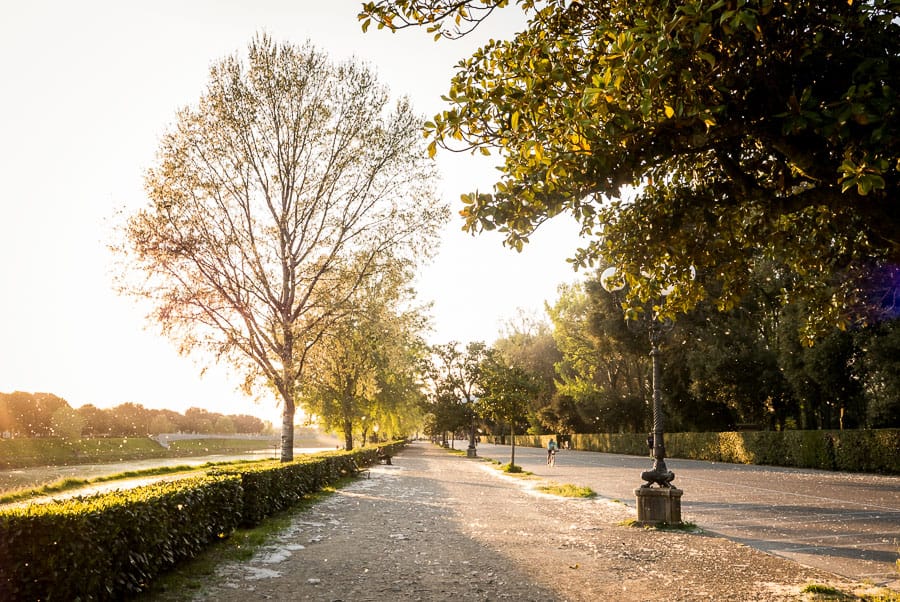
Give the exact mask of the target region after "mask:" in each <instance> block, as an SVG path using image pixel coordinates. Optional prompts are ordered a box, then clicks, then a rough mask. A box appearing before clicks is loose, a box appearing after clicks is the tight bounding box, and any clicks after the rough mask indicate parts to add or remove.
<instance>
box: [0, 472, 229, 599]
mask: <svg viewBox="0 0 900 602" xmlns="http://www.w3.org/2000/svg"><path fill="white" fill-rule="evenodd" d="M240 513H241V484H240V479H238V478H237V477H235V476H225V475H223V476H215V477H210V476H207V477H196V478H188V479H182V480H179V481H175V482H171V483H163V484H156V485H150V486H146V487H139V488H135V489H131V490H128V491H123V492H116V493H113V494H106V495H99V496H93V497H89V498H75V499H72V500H69V501H65V502H57V503H53V504H32V505H30V506H27V507H25V508H21V509H13V510H8V511H4V512H2V513H0V599H2V600H47V601H52V600H114V599H121V598H122V597H125V596H127V595H129V594H133V593H136V592H139V591H142V590H143V589H144V588H145V587H146V586H147V584H148V583H149V581H150V580H151V579H153V578H154V577H155V576H156V575H158V574H159V573H160V572H162V571H164V570H166V569H167V568H169V567H171V566H173V565H174V564H175V563H176V562H178V561H180V560H182V559H184V558H190V557H192V556H194V555H195V554H196V553H197V552H198V551H200V550H201V549H203V548H204V547H205V546H207V545H208V544H209V543H210V542H211V541H214V540H215V539H217V538H219V537H225V536H227V535H229V534H230V533H231V532H232V531H233V530H234V529H235V528H236V527H237V525H238V523H239V521H240V516H241V514H240Z"/></svg>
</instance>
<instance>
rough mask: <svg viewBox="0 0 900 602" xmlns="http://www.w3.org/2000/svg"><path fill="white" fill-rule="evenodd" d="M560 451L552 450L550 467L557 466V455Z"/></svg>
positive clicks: (549, 461)
mask: <svg viewBox="0 0 900 602" xmlns="http://www.w3.org/2000/svg"><path fill="white" fill-rule="evenodd" d="M557 451H558V450H555V449H551V450H550V453H549V457H548V458H547V464H548V465H550V466H556V453H557Z"/></svg>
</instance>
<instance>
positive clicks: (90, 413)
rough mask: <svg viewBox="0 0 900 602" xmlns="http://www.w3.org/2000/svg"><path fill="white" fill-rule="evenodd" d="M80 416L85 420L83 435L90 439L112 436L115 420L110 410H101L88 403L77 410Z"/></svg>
mask: <svg viewBox="0 0 900 602" xmlns="http://www.w3.org/2000/svg"><path fill="white" fill-rule="evenodd" d="M75 411H76V412H78V415H79V416H81V418H82V419H83V420H84V425H85V426H84V429H83V431H82V432H83V433H84V434H85V435H87V436H89V437H98V436H104V437H105V436H109V435H110V434H112V424H113V418H112V416H111V415H110V412H109V411H108V410H101V409H100V408H98V407H97V406H95V405H94V404H91V403H87V404H85V405H83V406H81V407H79V408H78V409H77V410H75Z"/></svg>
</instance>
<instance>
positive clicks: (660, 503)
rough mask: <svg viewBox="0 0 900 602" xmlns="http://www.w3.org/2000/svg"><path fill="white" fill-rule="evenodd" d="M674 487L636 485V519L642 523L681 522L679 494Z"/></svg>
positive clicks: (651, 524) (652, 524)
mask: <svg viewBox="0 0 900 602" xmlns="http://www.w3.org/2000/svg"><path fill="white" fill-rule="evenodd" d="M683 493H684V492H683V491H682V490H681V489H676V488H675V487H638V488H637V489H635V490H634V497H635V501H636V502H637V520H638V522H639V523H640V524H642V525H650V526H656V525H660V524H663V523H665V524H667V525H680V524H681V495H682V494H683Z"/></svg>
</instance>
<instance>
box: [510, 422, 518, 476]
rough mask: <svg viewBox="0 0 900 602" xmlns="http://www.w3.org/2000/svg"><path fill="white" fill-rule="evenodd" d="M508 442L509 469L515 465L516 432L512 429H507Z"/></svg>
mask: <svg viewBox="0 0 900 602" xmlns="http://www.w3.org/2000/svg"><path fill="white" fill-rule="evenodd" d="M509 440H510V441H511V442H512V447H511V448H510V454H509V467H510V468H512V467H513V466H515V465H516V431H515V429H514V428H513V427H509Z"/></svg>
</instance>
